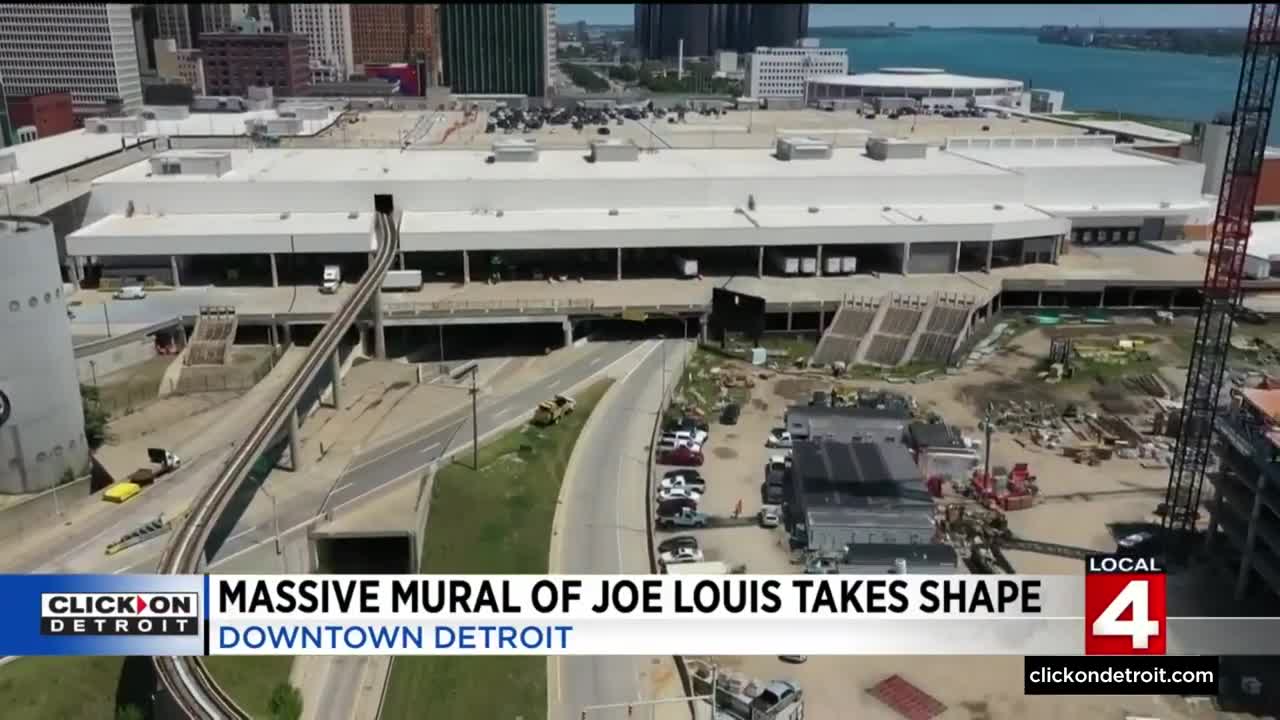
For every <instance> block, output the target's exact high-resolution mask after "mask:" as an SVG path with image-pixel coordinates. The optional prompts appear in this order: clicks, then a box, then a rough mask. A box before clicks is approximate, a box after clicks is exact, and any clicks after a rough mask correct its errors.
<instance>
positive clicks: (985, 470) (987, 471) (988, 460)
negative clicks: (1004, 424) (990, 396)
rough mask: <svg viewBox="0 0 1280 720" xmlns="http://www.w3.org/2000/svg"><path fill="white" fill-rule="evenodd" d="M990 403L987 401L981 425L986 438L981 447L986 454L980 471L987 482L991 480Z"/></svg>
mask: <svg viewBox="0 0 1280 720" xmlns="http://www.w3.org/2000/svg"><path fill="white" fill-rule="evenodd" d="M992 405H993V403H990V402H988V403H987V412H986V414H985V415H984V416H983V418H982V425H983V428H984V431H985V432H986V439H985V440H984V441H983V442H985V443H986V447H984V448H983V453H984V454H985V455H986V460H985V461H984V462H983V465H984V467H983V469H982V471H983V473H984V474H985V475H986V481H987V482H990V480H991V406H992Z"/></svg>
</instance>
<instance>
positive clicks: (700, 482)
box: [658, 470, 707, 493]
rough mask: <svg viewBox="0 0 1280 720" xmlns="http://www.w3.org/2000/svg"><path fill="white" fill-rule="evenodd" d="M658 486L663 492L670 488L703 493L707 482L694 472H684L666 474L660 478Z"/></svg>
mask: <svg viewBox="0 0 1280 720" xmlns="http://www.w3.org/2000/svg"><path fill="white" fill-rule="evenodd" d="M658 486H659V487H661V488H662V489H663V490H666V489H670V488H684V489H687V490H696V491H698V492H699V493H704V492H706V491H707V480H706V478H704V477H702V476H701V475H699V474H698V473H697V472H696V471H688V470H686V471H683V472H674V473H667V474H666V475H664V476H663V477H662V480H661V481H660V482H659V483H658Z"/></svg>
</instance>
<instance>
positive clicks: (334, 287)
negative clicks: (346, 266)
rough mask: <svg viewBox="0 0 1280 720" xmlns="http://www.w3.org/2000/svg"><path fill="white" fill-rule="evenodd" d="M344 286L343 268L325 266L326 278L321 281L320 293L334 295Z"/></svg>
mask: <svg viewBox="0 0 1280 720" xmlns="http://www.w3.org/2000/svg"><path fill="white" fill-rule="evenodd" d="M341 286H342V268H341V267H340V266H338V265H325V266H324V276H323V277H322V278H321V280H320V292H322V293H326V294H329V295H332V294H333V293H336V292H338V288H339V287H341Z"/></svg>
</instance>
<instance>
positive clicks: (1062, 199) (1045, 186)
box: [68, 138, 1211, 255]
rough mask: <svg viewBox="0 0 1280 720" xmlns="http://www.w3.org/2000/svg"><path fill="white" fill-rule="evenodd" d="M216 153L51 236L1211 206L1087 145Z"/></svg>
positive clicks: (748, 221)
mask: <svg viewBox="0 0 1280 720" xmlns="http://www.w3.org/2000/svg"><path fill="white" fill-rule="evenodd" d="M1090 140H1094V138H1090ZM221 152H223V153H225V154H226V156H227V157H226V162H225V163H221V162H220V163H219V164H218V166H219V167H220V168H225V169H220V170H218V171H217V173H214V172H207V171H202V170H195V171H194V172H187V171H186V170H185V169H183V170H181V171H179V172H178V173H177V174H161V173H158V172H155V171H154V167H153V164H152V163H137V164H134V165H131V166H128V167H125V168H122V169H120V170H118V171H116V172H113V173H111V174H109V175H105V176H103V177H101V178H99V179H98V180H96V181H95V182H94V184H93V191H92V195H91V199H90V205H89V208H88V211H87V213H86V224H85V226H84V227H83V228H81V229H80V230H79V231H77V232H75V233H73V234H72V235H70V236H69V237H68V251H69V252H70V253H71V254H73V255H131V254H137V255H144V254H166V255H167V254H224V253H248V252H282V251H285V249H292V250H293V251H297V252H334V251H346V252H365V251H367V250H368V242H369V235H368V233H369V228H370V226H371V222H372V216H371V214H370V213H371V212H372V210H373V198H374V194H375V193H391V194H392V195H393V196H394V198H395V203H396V207H397V209H399V210H401V211H403V213H404V214H403V218H402V221H401V242H402V247H403V249H405V250H407V251H425V250H462V249H484V250H501V249H543V248H556V249H565V248H587V247H594V248H600V247H699V246H723V247H738V246H766V245H804V244H821V243H834V244H859V243H869V244H885V243H921V242H924V243H928V242H938V243H955V242H990V241H999V240H1005V239H1016V238H1025V237H1044V236H1060V235H1063V234H1065V233H1066V232H1067V231H1068V230H1069V228H1070V225H1071V221H1072V219H1073V217H1072V212H1069V211H1070V210H1071V209H1077V210H1079V209H1082V208H1083V209H1085V210H1081V212H1093V213H1095V214H1096V213H1105V212H1108V211H1109V210H1110V209H1112V208H1114V209H1115V211H1116V212H1123V213H1125V214H1126V216H1125V218H1123V219H1124V220H1125V221H1126V222H1127V221H1128V219H1129V215H1135V216H1141V217H1158V218H1161V221H1162V222H1168V223H1170V224H1171V225H1181V224H1186V223H1192V222H1201V220H1202V216H1203V215H1205V214H1207V213H1209V212H1211V209H1207V208H1208V203H1207V202H1206V201H1205V200H1203V199H1202V198H1201V197H1200V195H1199V183H1200V175H1199V173H1200V172H1202V170H1201V169H1200V166H1198V165H1195V164H1193V163H1185V162H1182V161H1172V160H1169V159H1166V158H1160V157H1156V156H1147V155H1143V154H1141V153H1134V152H1120V151H1117V150H1115V149H1110V148H1107V147H1102V146H1098V145H1094V146H1090V145H1087V144H1086V145H1082V146H1078V147H1077V146H1068V145H1067V144H1063V145H1061V146H1052V147H1050V146H1044V147H1039V148H1016V147H1010V148H1002V147H988V148H982V147H975V146H973V144H972V143H971V144H970V146H969V147H967V148H966V149H964V150H958V149H957V150H951V151H948V150H940V149H936V148H929V149H928V150H927V151H926V152H925V153H924V154H923V156H922V157H918V158H896V159H888V160H883V161H882V160H875V159H872V158H871V157H869V156H867V155H866V154H865V153H864V152H863V151H861V150H857V149H851V148H844V149H835V150H833V151H832V153H831V157H830V158H829V159H811V160H792V161H782V160H778V159H776V158H775V157H773V156H772V155H771V154H770V151H769V150H766V149H714V150H664V151H662V152H660V153H656V154H647V153H641V154H640V155H639V157H638V158H636V159H634V160H628V161H619V162H597V163H588V162H584V161H583V157H582V152H581V151H579V150H542V151H541V152H540V153H539V154H538V156H537V158H536V159H535V160H533V161H530V162H494V161H492V159H491V156H490V154H489V153H486V152H472V151H427V152H400V151H398V150H391V149H386V150H382V149H378V150H369V149H306V150H301V149H292V150H262V149H258V150H253V151H247V150H225V151H221ZM178 160H179V161H180V160H181V158H178ZM153 162H155V160H154V159H153ZM184 173H185V174H184ZM1166 203H1167V206H1165V204H1166ZM1055 208H1056V210H1055Z"/></svg>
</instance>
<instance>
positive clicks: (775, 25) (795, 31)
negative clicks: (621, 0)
mask: <svg viewBox="0 0 1280 720" xmlns="http://www.w3.org/2000/svg"><path fill="white" fill-rule="evenodd" d="M808 32H809V6H808V5H807V4H728V3H722V4H709V5H686V4H678V5H677V4H665V3H646V4H641V3H637V4H636V6H635V34H636V46H637V47H638V48H639V50H640V53H641V54H642V55H643V56H644V57H646V58H651V59H660V58H671V57H675V56H676V55H677V54H678V53H679V49H680V41H681V40H683V41H684V54H685V56H686V57H707V56H710V55H712V54H713V53H715V51H717V50H736V51H738V52H750V51H752V50H754V49H755V48H756V47H760V46H768V47H790V46H792V45H795V43H796V41H797V40H799V39H800V38H802V37H804V36H805V35H806V34H807V33H808Z"/></svg>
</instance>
